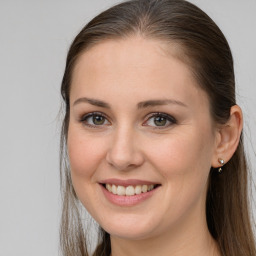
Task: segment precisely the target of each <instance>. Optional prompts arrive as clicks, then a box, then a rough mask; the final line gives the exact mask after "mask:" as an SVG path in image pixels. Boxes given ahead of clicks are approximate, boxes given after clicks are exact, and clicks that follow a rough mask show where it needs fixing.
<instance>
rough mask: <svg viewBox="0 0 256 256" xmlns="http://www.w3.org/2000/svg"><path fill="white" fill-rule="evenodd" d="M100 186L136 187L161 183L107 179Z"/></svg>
mask: <svg viewBox="0 0 256 256" xmlns="http://www.w3.org/2000/svg"><path fill="white" fill-rule="evenodd" d="M99 183H100V184H112V185H113V184H114V185H119V186H124V187H125V186H129V185H132V186H136V185H157V184H159V183H157V182H154V181H147V180H138V179H127V180H120V179H114V178H113V179H105V180H101V181H100V182H99Z"/></svg>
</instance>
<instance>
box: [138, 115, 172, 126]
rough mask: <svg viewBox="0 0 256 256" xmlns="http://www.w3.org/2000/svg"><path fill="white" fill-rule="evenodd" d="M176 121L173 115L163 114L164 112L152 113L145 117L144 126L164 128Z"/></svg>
mask: <svg viewBox="0 0 256 256" xmlns="http://www.w3.org/2000/svg"><path fill="white" fill-rule="evenodd" d="M176 123H177V121H176V119H175V118H174V117H172V116H170V115H168V114H165V113H154V114H151V116H150V117H149V118H148V119H147V121H146V122H145V123H143V125H144V126H153V127H156V128H166V127H169V126H171V125H173V124H176Z"/></svg>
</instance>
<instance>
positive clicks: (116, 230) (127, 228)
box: [99, 216, 159, 240]
mask: <svg viewBox="0 0 256 256" xmlns="http://www.w3.org/2000/svg"><path fill="white" fill-rule="evenodd" d="M99 224H100V226H101V227H102V228H103V229H104V230H105V231H106V232H107V233H109V234H110V235H111V236H113V237H118V238H121V239H129V240H141V239H145V238H148V237H149V236H151V235H152V234H153V233H154V232H153V231H154V230H155V229H156V227H157V226H159V225H156V224H155V225H154V224H153V225H152V221H150V219H145V216H144V218H138V216H129V217H128V216H124V217H123V218H122V217H119V218H118V219H113V220H109V221H108V223H105V222H104V221H103V222H102V223H99Z"/></svg>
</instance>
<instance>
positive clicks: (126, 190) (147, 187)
mask: <svg viewBox="0 0 256 256" xmlns="http://www.w3.org/2000/svg"><path fill="white" fill-rule="evenodd" d="M101 185H102V186H103V187H104V188H105V189H106V190H107V191H108V192H110V193H111V194H114V195H118V196H127V197H129V196H135V195H140V194H143V193H147V192H150V191H152V190H154V189H156V188H157V187H159V186H160V184H143V185H126V186H122V185H117V184H111V183H102V184H101Z"/></svg>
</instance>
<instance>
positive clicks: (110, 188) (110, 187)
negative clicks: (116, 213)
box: [106, 184, 112, 192]
mask: <svg viewBox="0 0 256 256" xmlns="http://www.w3.org/2000/svg"><path fill="white" fill-rule="evenodd" d="M106 188H107V190H108V191H109V192H112V186H111V185H110V184H107V185H106Z"/></svg>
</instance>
